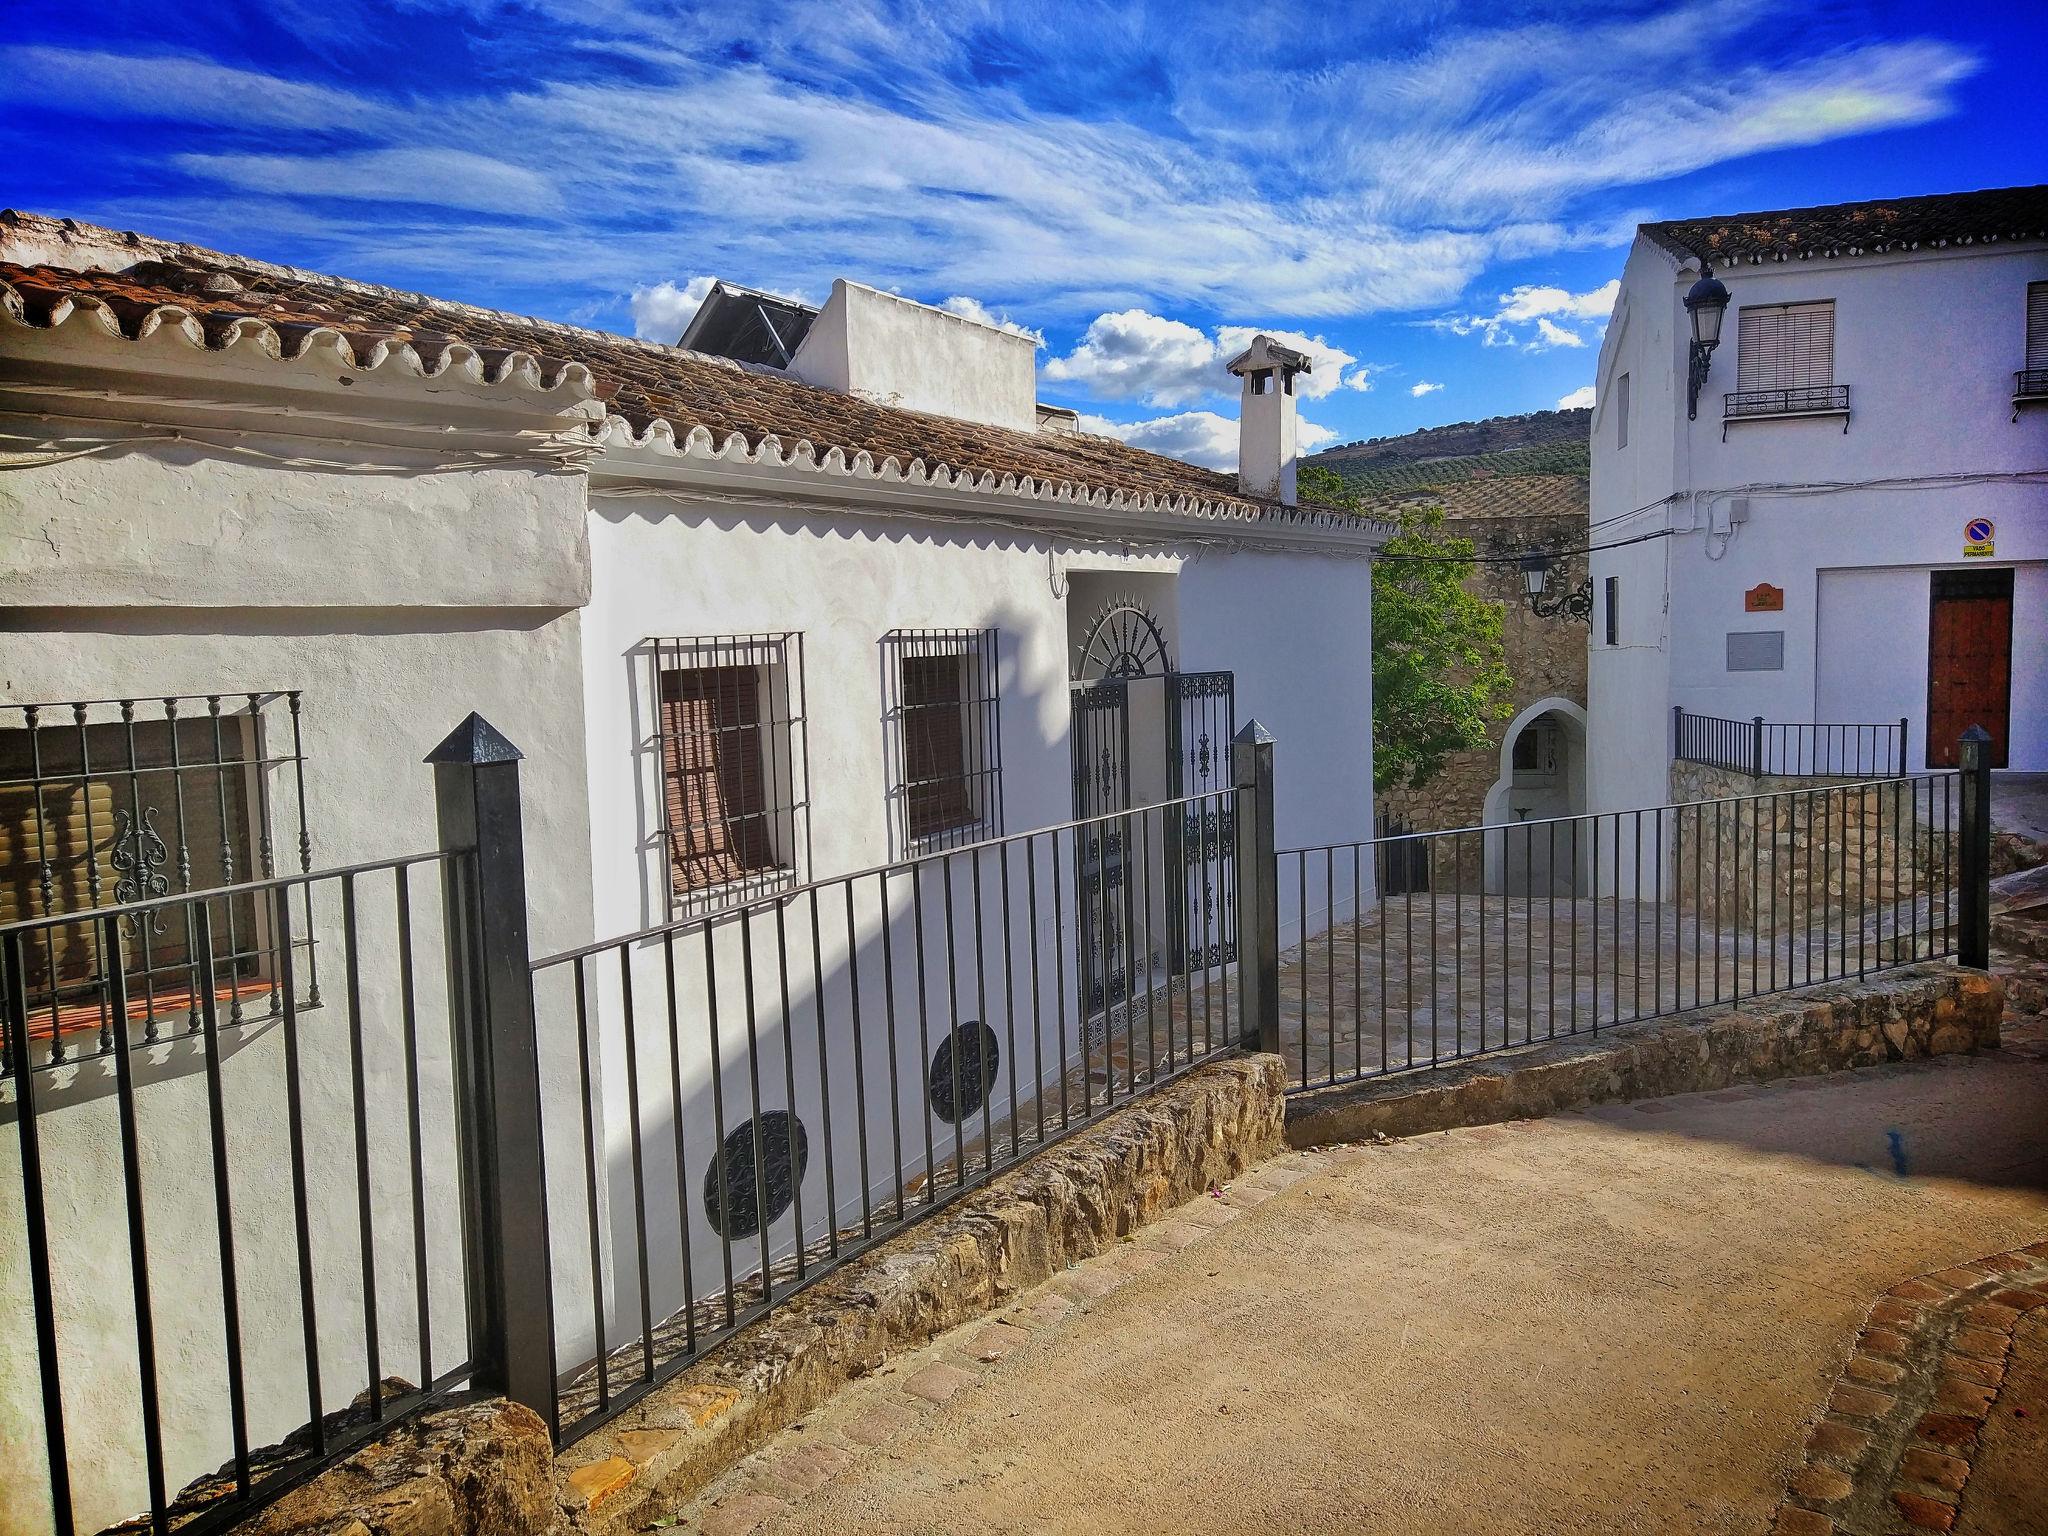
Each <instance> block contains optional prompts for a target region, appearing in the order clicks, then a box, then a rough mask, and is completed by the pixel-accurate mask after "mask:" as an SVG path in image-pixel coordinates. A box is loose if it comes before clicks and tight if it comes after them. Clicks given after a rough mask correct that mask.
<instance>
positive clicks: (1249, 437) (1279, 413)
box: [1230, 336, 1309, 507]
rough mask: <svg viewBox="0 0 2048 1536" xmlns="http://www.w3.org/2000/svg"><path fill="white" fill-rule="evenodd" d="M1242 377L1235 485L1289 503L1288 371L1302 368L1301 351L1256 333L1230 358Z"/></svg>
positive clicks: (1290, 398)
mask: <svg viewBox="0 0 2048 1536" xmlns="http://www.w3.org/2000/svg"><path fill="white" fill-rule="evenodd" d="M1230 371H1231V372H1232V373H1234V374H1236V375H1237V376H1238V377H1239V378H1241V379H1243V380H1244V394H1243V396H1242V398H1241V399H1240V400H1239V402H1238V408H1237V485H1238V489H1239V490H1241V491H1243V492H1244V493H1245V495H1247V496H1257V497H1261V498H1277V499H1278V500H1279V501H1281V502H1283V503H1284V504H1285V505H1287V506H1290V507H1291V506H1293V505H1294V503H1295V491H1294V458H1295V454H1294V376H1295V375H1296V374H1298V373H1307V372H1308V371H1309V363H1308V358H1307V356H1306V355H1304V354H1303V353H1300V352H1296V351H1295V350H1294V349H1293V348H1291V347H1283V346H1281V345H1280V343H1279V342H1277V341H1275V340H1274V339H1273V338H1272V337H1270V336H1258V337H1255V338H1254V339H1253V341H1252V344H1251V345H1250V346H1249V347H1247V348H1245V350H1244V351H1243V352H1241V353H1239V354H1238V355H1237V357H1235V358H1234V359H1232V361H1231V364H1230Z"/></svg>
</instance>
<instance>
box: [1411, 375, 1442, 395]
mask: <svg viewBox="0 0 2048 1536" xmlns="http://www.w3.org/2000/svg"><path fill="white" fill-rule="evenodd" d="M1442 388H1443V385H1441V384H1431V383H1429V382H1428V381H1427V380H1424V381H1422V382H1420V383H1416V384H1411V385H1409V386H1408V393H1409V394H1411V395H1413V396H1414V397H1415V398H1416V399H1418V400H1420V399H1421V398H1422V397H1423V396H1424V395H1433V394H1435V393H1436V392H1437V391H1438V390H1440V389H1442Z"/></svg>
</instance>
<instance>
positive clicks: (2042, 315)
mask: <svg viewBox="0 0 2048 1536" xmlns="http://www.w3.org/2000/svg"><path fill="white" fill-rule="evenodd" d="M2027 372H2028V373H2032V374H2039V375H2048V282H2041V283H2029V284H2027ZM2043 387H2044V388H2048V380H2044V383H2043Z"/></svg>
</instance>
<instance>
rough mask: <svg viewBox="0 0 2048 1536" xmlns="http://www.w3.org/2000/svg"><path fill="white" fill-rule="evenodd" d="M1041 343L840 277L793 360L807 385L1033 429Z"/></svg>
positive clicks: (959, 417)
mask: <svg viewBox="0 0 2048 1536" xmlns="http://www.w3.org/2000/svg"><path fill="white" fill-rule="evenodd" d="M1036 355H1037V343H1036V342H1034V341H1033V340H1032V339H1031V338H1030V337H1028V336H1020V335H1018V334H1016V333H1015V332H1011V331H1005V330H1000V329H998V328H997V327H995V326H992V325H986V324H983V323H982V322H981V321H979V320H969V319H967V318H966V317H965V316H963V315H955V314H951V313H948V312H947V311H945V310H942V309H934V308H933V307H932V306H931V305H929V304H918V303H915V302H913V301H912V300H910V299H905V298H901V297H899V296H897V295H896V294H893V293H883V292H882V291H880V290H879V289H876V288H869V287H867V286H866V285H864V284H861V283H850V282H848V281H847V280H846V279H844V278H841V279H839V280H838V281H837V282H835V283H833V285H832V296H831V297H830V298H829V299H827V300H826V301H825V307H824V308H823V309H821V310H820V311H819V312H818V318H817V319H816V320H814V321H812V322H811V328H810V330H809V331H807V332H806V333H805V334H804V339H803V344H802V345H801V346H799V347H798V348H797V351H796V356H795V358H794V359H792V360H791V362H790V372H792V373H794V374H795V375H796V376H797V377H798V378H800V379H802V380H804V381H805V382H806V383H810V384H816V385H819V386H820V387H822V388H825V389H830V390H836V391H838V392H839V393H841V394H853V395H859V396H861V397H862V398H863V399H868V400H874V401H878V402H880V403H881V404H884V405H899V406H902V407H903V408H904V409H906V410H912V411H930V412H932V413H934V414H935V415H939V416H951V417H953V418H955V419H956V420H960V421H976V422H982V423H984V424H986V425H988V426H992V427H1009V428H1010V429H1012V430H1013V431H1017V432H1029V431H1031V430H1033V429H1034V428H1035V427H1036V426H1037V424H1038V407H1037V400H1038V381H1037V373H1036V369H1035V359H1036Z"/></svg>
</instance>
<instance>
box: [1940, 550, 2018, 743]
mask: <svg viewBox="0 0 2048 1536" xmlns="http://www.w3.org/2000/svg"><path fill="white" fill-rule="evenodd" d="M1932 597H1933V602H1932V605H1931V608H1930V613H1929V619H1928V634H1927V762H1928V766H1929V767H1938V768H1953V767H1955V766H1956V741H1957V738H1958V737H1960V736H1961V735H1962V734H1963V732H1964V731H1965V730H1966V729H1968V728H1969V727H1970V726H1973V725H1981V726H1983V727H1984V729H1985V730H1987V731H1989V732H1990V733H1991V766H1992V767H1994V768H2003V767H2004V766H2005V763H2006V750H2007V743H2008V740H2009V738H2010V736H2011V724H2012V714H2011V711H2012V572H2011V570H2009V569H2007V570H1997V571H1936V572H1935V573H1934V590H1933V594H1932Z"/></svg>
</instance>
